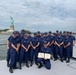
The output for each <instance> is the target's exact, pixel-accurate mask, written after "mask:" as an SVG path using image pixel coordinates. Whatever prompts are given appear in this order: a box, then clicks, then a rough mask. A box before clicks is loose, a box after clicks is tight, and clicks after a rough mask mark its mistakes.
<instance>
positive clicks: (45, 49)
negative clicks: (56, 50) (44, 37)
mask: <svg viewBox="0 0 76 75" xmlns="http://www.w3.org/2000/svg"><path fill="white" fill-rule="evenodd" d="M40 52H41V53H49V54H51V55H52V50H51V49H50V48H49V47H48V46H47V41H44V46H43V47H42V48H41V51H40ZM37 62H38V68H41V67H42V66H43V64H44V66H45V68H46V69H48V70H50V69H51V63H50V59H43V58H38V59H37Z"/></svg>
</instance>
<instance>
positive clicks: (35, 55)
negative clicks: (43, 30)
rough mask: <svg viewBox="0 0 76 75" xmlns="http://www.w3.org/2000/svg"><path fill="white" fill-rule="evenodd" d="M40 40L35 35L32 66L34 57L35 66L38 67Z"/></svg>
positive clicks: (35, 34)
mask: <svg viewBox="0 0 76 75" xmlns="http://www.w3.org/2000/svg"><path fill="white" fill-rule="evenodd" d="M39 45H40V42H39V39H38V38H37V33H34V37H33V38H32V41H31V46H32V48H31V65H30V66H32V65H33V61H34V57H35V64H36V65H37V56H38V51H39Z"/></svg>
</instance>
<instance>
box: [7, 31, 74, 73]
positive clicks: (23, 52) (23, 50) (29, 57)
mask: <svg viewBox="0 0 76 75" xmlns="http://www.w3.org/2000/svg"><path fill="white" fill-rule="evenodd" d="M73 41H75V37H74V36H73V35H72V32H66V31H64V32H63V33H62V32H61V31H60V32H59V31H58V30H57V31H56V32H55V33H52V32H51V31H49V32H48V33H47V32H45V33H40V31H38V32H37V33H34V35H33V36H32V35H31V32H28V34H25V33H24V31H23V30H21V32H20V33H19V31H14V32H13V33H12V35H11V36H10V37H9V38H8V40H7V66H8V67H9V72H10V73H13V69H20V70H21V69H22V64H23V63H25V65H26V67H28V68H29V67H31V66H32V65H33V64H34V63H35V64H36V65H37V66H38V68H41V67H43V66H44V67H45V68H46V69H48V70H49V69H51V62H50V59H43V58H38V53H39V52H42V53H49V54H50V55H51V59H54V61H56V60H57V59H59V60H60V61H61V62H63V61H64V60H65V61H66V63H69V62H70V58H71V57H72V50H73V45H74V44H73ZM17 63H18V64H19V66H17Z"/></svg>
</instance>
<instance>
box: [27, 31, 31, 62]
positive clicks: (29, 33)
mask: <svg viewBox="0 0 76 75" xmlns="http://www.w3.org/2000/svg"><path fill="white" fill-rule="evenodd" d="M27 37H28V39H29V41H30V43H31V40H32V36H31V32H28V34H27ZM28 51H29V52H28V54H29V61H30V60H31V46H30V48H29V50H28Z"/></svg>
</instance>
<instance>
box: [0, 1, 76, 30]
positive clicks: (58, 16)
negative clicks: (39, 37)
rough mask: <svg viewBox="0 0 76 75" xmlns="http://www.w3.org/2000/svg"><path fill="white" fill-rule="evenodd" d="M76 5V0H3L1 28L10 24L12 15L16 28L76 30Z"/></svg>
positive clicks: (0, 14) (0, 3)
mask: <svg viewBox="0 0 76 75" xmlns="http://www.w3.org/2000/svg"><path fill="white" fill-rule="evenodd" d="M75 7H76V0H8V1H7V0H1V2H0V21H1V25H0V28H7V27H8V26H9V25H10V15H11V16H12V17H13V18H14V21H15V23H14V24H15V29H16V30H17V29H19V30H21V29H23V28H25V29H29V30H30V31H37V30H40V31H49V30H50V29H51V30H52V31H55V30H56V29H59V30H72V31H75V29H74V27H75V24H76V8H75ZM2 25H4V26H2ZM69 27H71V29H70V28H69ZM43 29H44V30H43Z"/></svg>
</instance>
